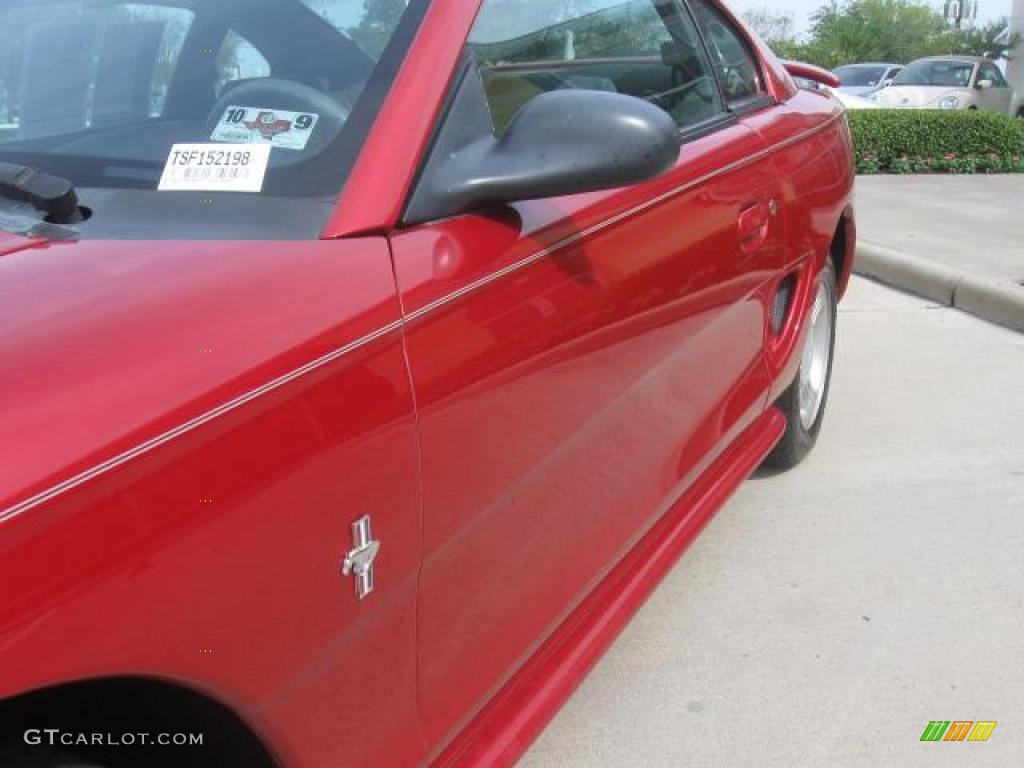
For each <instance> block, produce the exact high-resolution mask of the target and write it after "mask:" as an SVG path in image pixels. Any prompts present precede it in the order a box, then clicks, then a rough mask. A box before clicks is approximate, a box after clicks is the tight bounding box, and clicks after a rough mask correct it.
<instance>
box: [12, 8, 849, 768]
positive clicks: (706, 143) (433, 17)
mask: <svg viewBox="0 0 1024 768" xmlns="http://www.w3.org/2000/svg"><path fill="white" fill-rule="evenodd" d="M0 30H2V38H3V42H2V43H0V97H2V98H0V108H2V110H3V111H0V163H2V164H0V585H2V586H0V659H2V664H0V730H2V732H3V735H2V746H0V765H2V766H20V767H22V768H29V767H31V768H39V767H41V766H50V767H51V768H56V767H60V768H70V767H71V766H107V767H108V768H109V767H111V766H113V767H116V766H142V765H145V766H165V765H166V766H190V767H198V768H204V767H206V766H211V767H212V766H217V767H218V768H220V767H222V766H236V765H237V766H243V767H244V768H263V767H264V766H272V765H273V766H277V765H280V766H289V767H290V766H308V767H310V768H346V767H348V766H352V767H358V766H415V765H445V766H454V765H459V766H466V765H479V766H492V765H505V764H509V763H512V762H514V761H515V759H516V758H517V757H518V756H519V755H520V754H521V753H522V752H523V750H524V749H525V748H526V747H527V746H528V744H529V743H530V741H531V739H533V738H534V737H535V736H536V735H537V733H538V732H539V731H540V729H541V728H543V726H544V724H545V723H546V722H547V720H548V719H549V718H550V717H551V716H552V714H553V713H554V712H555V710H556V709H557V708H558V706H559V705H560V704H561V703H562V702H563V701H564V700H565V699H566V697H567V696H568V695H569V693H570V692H571V691H572V689H573V687H574V686H575V685H576V684H577V683H578V682H579V681H580V679H581V678H582V676H583V675H584V674H586V672H587V670H588V669H589V668H590V667H591V666H592V664H593V663H594V662H595V660H596V659H597V658H598V657H599V656H600V654H601V653H602V651H604V649H605V648H606V647H607V646H608V645H609V643H611V642H612V640H613V639H614V637H615V635H616V633H617V632H618V631H619V629H621V627H622V626H623V625H624V624H625V622H626V621H627V620H628V619H629V617H630V616H631V614H632V613H633V612H634V611H635V610H636V609H637V607H638V606H639V605H640V604H641V603H642V602H643V600H644V599H645V598H646V597H647V595H648V594H649V593H650V592H651V590H652V589H653V588H654V587H655V585H656V584H657V583H658V580H659V579H660V578H661V576H662V575H663V574H664V573H665V572H666V570H667V569H669V568H670V567H671V566H672V564H673V562H674V561H675V560H676V558H677V557H678V556H679V555H680V553H681V552H682V551H683V549H684V548H685V546H686V545H687V543H688V542H689V541H690V540H691V539H692V538H693V537H694V536H695V535H696V534H697V533H698V531H699V530H700V529H701V527H702V526H703V525H704V524H705V523H706V522H707V520H708V519H709V517H710V516H711V515H712V514H713V513H714V512H715V510H716V509H717V508H718V507H720V506H721V505H722V503H723V502H724V501H725V500H726V499H727V498H728V496H729V495H730V494H731V493H732V492H733V491H734V490H735V489H736V487H737V486H738V485H739V484H740V483H741V482H742V481H743V480H744V478H745V477H746V476H747V475H748V474H749V473H751V472H752V471H753V470H754V469H755V468H757V467H758V466H759V465H761V464H762V463H763V462H766V461H767V462H768V463H770V464H771V465H774V466H775V467H779V468H786V467H791V466H793V465H795V464H796V463H798V462H799V461H800V460H801V459H802V458H803V457H804V456H805V455H806V454H807V453H808V451H810V450H811V448H812V446H813V444H814V442H815V440H816V438H817V436H818V433H819V430H820V429H821V424H822V418H823V413H824V410H825V401H826V397H827V392H828V383H829V376H830V370H831V360H832V349H833V340H834V337H835V319H836V304H837V301H838V300H839V298H840V297H841V296H842V294H843V291H844V289H845V286H846V284H847V281H848V279H849V275H850V269H851V263H852V259H853V250H854V240H855V227H854V218H853V211H852V208H851V189H852V184H853V171H852V163H851V156H852V152H851V141H850V134H849V130H848V127H847V123H846V120H845V118H844V115H843V113H842V109H841V107H840V106H839V105H838V104H837V103H836V102H835V101H834V100H832V99H831V98H829V97H828V96H824V95H821V94H818V93H811V92H806V91H800V90H798V89H797V88H795V87H794V84H793V81H792V77H791V74H790V73H793V74H799V75H801V76H805V77H815V78H818V79H820V80H822V81H828V80H829V79H830V76H829V75H827V74H826V73H822V72H820V71H816V70H814V69H813V68H810V67H806V66H803V65H797V64H786V63H783V62H780V61H779V60H778V59H776V58H775V57H774V56H773V55H772V54H771V52H770V51H768V50H767V49H766V48H765V46H764V45H763V44H762V43H761V42H759V41H758V40H757V39H756V38H755V37H754V35H753V34H752V33H751V32H750V31H749V30H748V29H746V28H745V27H744V25H743V24H742V23H741V22H740V21H738V20H737V19H736V18H735V17H734V16H733V15H732V14H731V13H730V12H729V11H728V10H727V9H726V8H724V7H723V6H722V5H720V4H719V3H718V2H717V0H574V1H573V2H569V0H433V1H432V2H428V1H427V0H409V1H408V2H406V1H405V0H131V2H122V0H0ZM651 705H652V706H657V703H656V702H653V701H652V702H651Z"/></svg>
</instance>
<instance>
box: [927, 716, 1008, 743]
mask: <svg viewBox="0 0 1024 768" xmlns="http://www.w3.org/2000/svg"><path fill="white" fill-rule="evenodd" d="M995 729H996V721H995V720H977V721H975V720H954V721H952V722H950V721H949V720H932V721H931V722H930V723H928V727H927V728H925V729H924V733H923V734H921V741H988V737H989V736H991V735H992V731H994V730H995Z"/></svg>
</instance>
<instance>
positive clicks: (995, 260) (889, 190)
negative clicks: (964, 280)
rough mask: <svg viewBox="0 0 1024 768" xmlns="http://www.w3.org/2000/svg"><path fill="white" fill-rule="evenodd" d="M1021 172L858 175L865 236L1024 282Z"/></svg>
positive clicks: (1023, 185)
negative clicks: (942, 174)
mask: <svg viewBox="0 0 1024 768" xmlns="http://www.w3.org/2000/svg"><path fill="white" fill-rule="evenodd" d="M1021 200H1024V174H1009V175H1003V176H998V175H996V176H985V175H979V176H934V175H925V176H859V177H857V220H858V230H859V235H860V239H861V240H862V241H863V242H865V243H874V244H876V245H884V246H886V247H888V248H894V249H896V250H897V251H903V252H905V253H910V254H912V255H914V256H923V257H925V258H930V259H934V260H935V261H938V262H940V263H943V264H946V265H947V266H951V267H960V268H962V269H968V270H971V271H974V272H979V273H981V274H984V275H988V276H989V277H997V278H1004V279H1008V280H1013V281H1014V282H1017V283H1020V282H1024V236H1022V229H1021V226H1020V220H1021Z"/></svg>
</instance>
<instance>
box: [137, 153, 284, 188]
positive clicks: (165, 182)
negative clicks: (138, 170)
mask: <svg viewBox="0 0 1024 768" xmlns="http://www.w3.org/2000/svg"><path fill="white" fill-rule="evenodd" d="M271 149H272V147H271V146H270V145H269V144H175V145H174V146H173V147H171V153H170V154H169V155H168V156H167V163H166V164H165V165H164V172H163V175H162V176H161V177H160V185H159V186H158V187H157V189H159V190H160V191H161V192H175V191H176V192H260V191H262V189H263V178H264V177H265V176H266V175H267V165H268V164H269V163H270V150H271Z"/></svg>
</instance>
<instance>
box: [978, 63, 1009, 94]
mask: <svg viewBox="0 0 1024 768" xmlns="http://www.w3.org/2000/svg"><path fill="white" fill-rule="evenodd" d="M978 79H979V80H991V81H992V84H993V85H994V86H995V87H996V88H1005V87H1006V85H1007V83H1006V80H1005V78H1004V77H1003V73H1002V72H1000V71H999V69H998V68H997V67H996V66H995V65H994V64H983V65H982V67H981V72H980V73H979V74H978Z"/></svg>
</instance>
